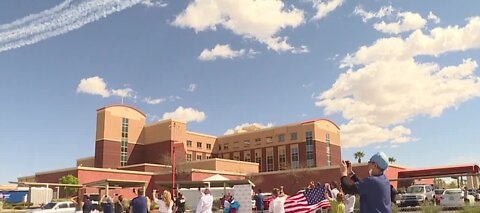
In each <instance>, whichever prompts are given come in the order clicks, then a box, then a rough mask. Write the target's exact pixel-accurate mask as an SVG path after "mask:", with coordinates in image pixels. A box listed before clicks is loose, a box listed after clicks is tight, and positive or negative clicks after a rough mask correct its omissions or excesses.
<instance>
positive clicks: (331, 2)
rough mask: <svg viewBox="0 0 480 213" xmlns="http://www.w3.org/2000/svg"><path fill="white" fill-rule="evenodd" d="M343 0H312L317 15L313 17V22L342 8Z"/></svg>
mask: <svg viewBox="0 0 480 213" xmlns="http://www.w3.org/2000/svg"><path fill="white" fill-rule="evenodd" d="M344 1H345V0H313V7H314V8H315V9H316V10H317V13H316V14H315V16H314V17H313V19H314V20H320V19H322V18H324V17H326V16H327V15H328V14H329V13H331V12H332V11H334V10H335V9H337V7H340V6H342V4H343V2H344Z"/></svg>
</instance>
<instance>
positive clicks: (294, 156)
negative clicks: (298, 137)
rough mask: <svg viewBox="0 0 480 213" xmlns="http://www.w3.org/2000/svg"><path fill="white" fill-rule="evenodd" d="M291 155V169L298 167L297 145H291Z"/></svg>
mask: <svg viewBox="0 0 480 213" xmlns="http://www.w3.org/2000/svg"><path fill="white" fill-rule="evenodd" d="M291 153H292V154H291V155H292V169H297V168H299V167H300V163H299V160H298V147H297V146H292V147H291Z"/></svg>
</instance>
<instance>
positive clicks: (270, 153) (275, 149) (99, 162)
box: [94, 105, 341, 172]
mask: <svg viewBox="0 0 480 213" xmlns="http://www.w3.org/2000/svg"><path fill="white" fill-rule="evenodd" d="M173 147H175V149H174V150H175V160H176V161H177V162H185V161H197V160H204V159H209V158H212V157H215V158H223V159H230V160H236V161H246V162H256V163H258V164H259V171H260V172H267V171H279V170H286V169H290V168H293V169H295V168H305V167H323V166H334V165H338V164H339V163H340V159H341V144H340V130H339V128H338V126H337V125H336V124H335V123H333V122H332V121H330V120H326V119H318V120H311V121H305V122H300V123H293V124H288V125H284V126H278V127H271V128H266V129H257V130H253V131H249V132H243V133H236V134H231V135H224V136H218V137H216V136H211V135H206V134H202V133H196V132H191V131H189V130H188V129H187V124H186V123H185V122H182V121H177V120H172V119H168V120H164V121H159V122H156V123H152V124H147V123H146V116H145V114H144V113H143V112H141V111H139V110H138V109H135V108H133V107H131V106H127V105H112V106H107V107H104V108H101V109H99V110H97V133H96V145H95V158H94V159H95V160H94V166H95V167H98V168H121V167H124V166H128V165H135V164H141V163H153V164H166V165H170V164H171V160H172V158H171V156H172V152H173Z"/></svg>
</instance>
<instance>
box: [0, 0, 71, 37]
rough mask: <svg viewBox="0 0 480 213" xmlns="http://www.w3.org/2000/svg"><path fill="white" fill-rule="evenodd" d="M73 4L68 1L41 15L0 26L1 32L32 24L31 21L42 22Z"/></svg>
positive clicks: (32, 15) (37, 14)
mask: <svg viewBox="0 0 480 213" xmlns="http://www.w3.org/2000/svg"><path fill="white" fill-rule="evenodd" d="M71 2H72V0H66V1H64V2H62V3H61V4H59V5H57V6H55V7H53V8H51V9H48V10H44V11H42V12H40V13H36V14H31V15H28V16H26V17H24V18H21V19H18V20H15V21H13V22H12V23H8V24H2V25H0V30H6V29H9V28H13V27H16V26H19V25H24V24H26V23H28V22H31V21H41V20H43V19H45V18H48V16H49V15H51V14H54V13H57V12H59V11H61V10H63V9H64V8H66V7H67V6H68V5H69V4H70V3H71Z"/></svg>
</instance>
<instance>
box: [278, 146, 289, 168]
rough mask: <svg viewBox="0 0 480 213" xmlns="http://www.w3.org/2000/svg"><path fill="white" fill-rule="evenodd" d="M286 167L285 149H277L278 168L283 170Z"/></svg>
mask: <svg viewBox="0 0 480 213" xmlns="http://www.w3.org/2000/svg"><path fill="white" fill-rule="evenodd" d="M286 168H287V153H286V152H285V149H279V150H278V170H285V169H286Z"/></svg>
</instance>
